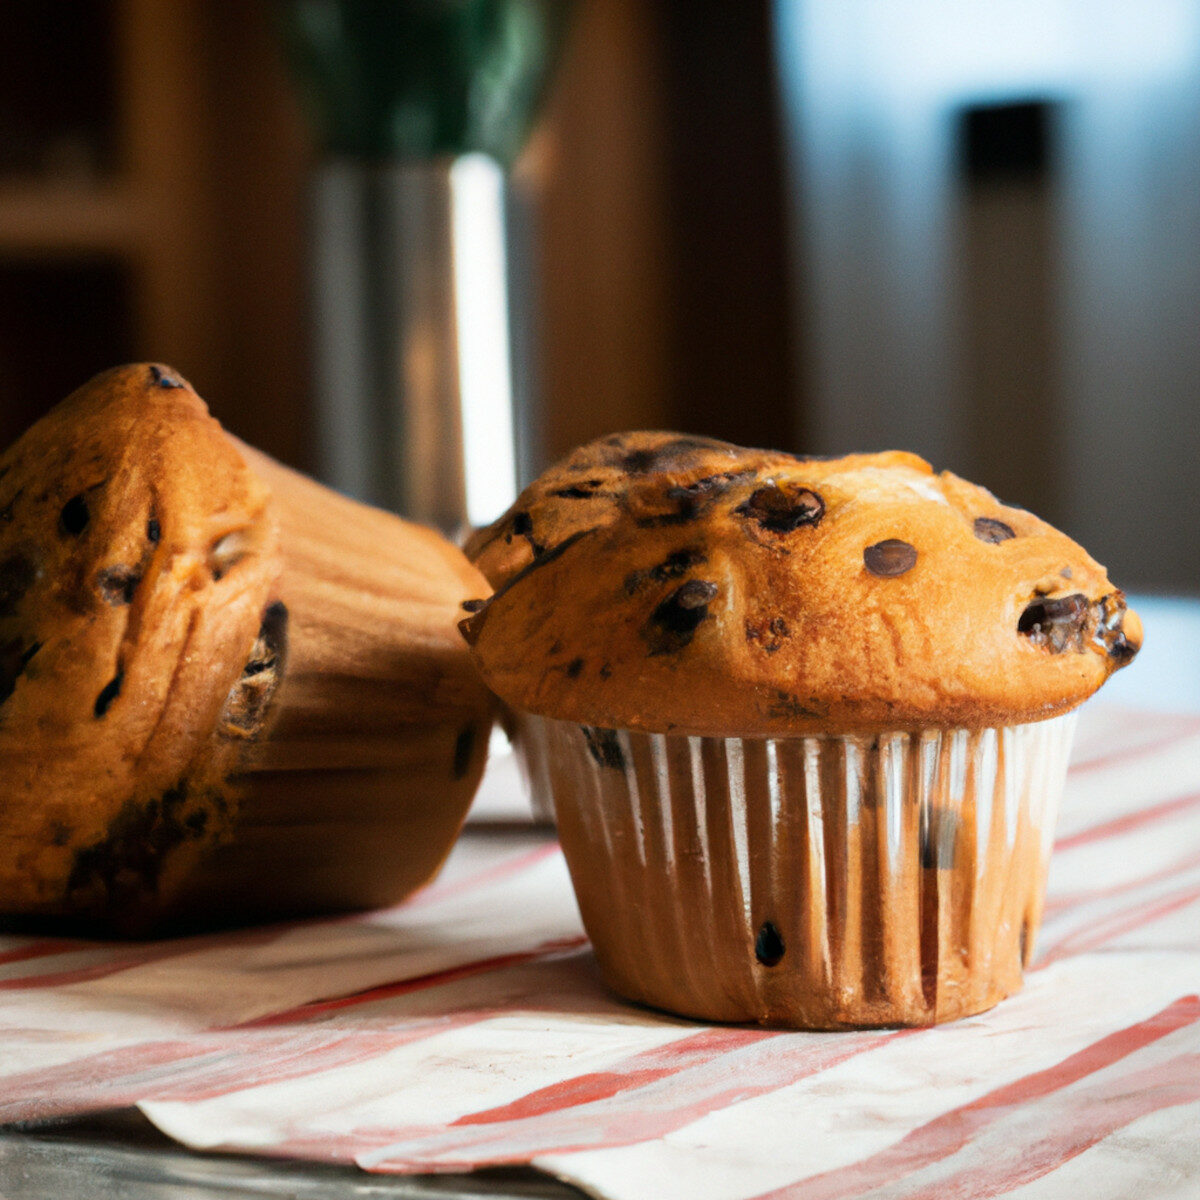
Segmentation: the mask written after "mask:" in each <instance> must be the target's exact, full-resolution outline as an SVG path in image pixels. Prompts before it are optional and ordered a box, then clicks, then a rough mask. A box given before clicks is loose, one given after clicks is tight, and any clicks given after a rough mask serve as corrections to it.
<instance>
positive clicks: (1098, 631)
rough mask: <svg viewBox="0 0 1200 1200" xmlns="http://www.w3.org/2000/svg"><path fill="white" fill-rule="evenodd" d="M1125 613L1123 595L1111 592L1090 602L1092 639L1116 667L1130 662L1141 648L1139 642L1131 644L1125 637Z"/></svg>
mask: <svg viewBox="0 0 1200 1200" xmlns="http://www.w3.org/2000/svg"><path fill="white" fill-rule="evenodd" d="M1125 613H1126V606H1125V595H1124V593H1123V592H1111V593H1110V594H1109V595H1107V596H1101V597H1100V599H1099V600H1094V601H1092V604H1091V612H1090V614H1089V616H1090V619H1091V621H1092V622H1093V623H1094V627H1095V628H1094V632H1093V634H1092V636H1093V639H1094V640H1095V642H1096V643H1098V644H1099V646H1100V647H1101V648H1102V649H1103V650H1104V652H1105V653H1106V654H1107V655H1108V656H1109V657H1110V658H1111V659H1112V660H1113V661H1114V662H1115V663H1116V664H1117V666H1118V667H1123V666H1125V665H1126V663H1129V662H1131V661H1132V659H1133V657H1134V655H1136V654H1137V652H1138V651H1139V650H1140V649H1141V646H1142V644H1141V642H1140V641H1137V642H1131V641H1130V640H1129V638H1128V636H1127V635H1126V633H1125V628H1124V623H1125Z"/></svg>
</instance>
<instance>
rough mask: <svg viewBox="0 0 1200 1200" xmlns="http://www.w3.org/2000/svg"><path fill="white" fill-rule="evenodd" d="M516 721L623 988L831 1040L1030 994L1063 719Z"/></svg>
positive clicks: (1065, 733)
mask: <svg viewBox="0 0 1200 1200" xmlns="http://www.w3.org/2000/svg"><path fill="white" fill-rule="evenodd" d="M522 725H523V729H524V732H525V734H526V737H525V753H526V754H527V756H528V760H529V770H530V776H531V780H532V782H533V786H534V790H535V793H541V794H543V795H544V794H547V793H548V794H550V795H552V796H553V799H554V804H555V809H556V814H557V821H558V828H559V835H560V838H561V840H562V845H563V850H564V852H565V855H566V858H567V863H568V866H569V868H570V871H571V877H572V881H573V883H574V886H575V892H576V896H577V899H578V901H579V906H580V910H581V912H582V915H583V920H584V924H585V925H586V927H587V931H588V934H589V936H590V937H591V940H592V943H593V946H594V948H595V953H596V957H597V959H598V961H599V964H600V967H601V970H602V972H603V974H604V976H605V978H606V980H607V981H608V983H609V984H610V986H611V987H613V988H614V989H615V990H616V991H618V992H619V993H621V994H622V995H624V996H626V997H629V998H630V999H633V1000H637V1001H640V1002H642V1003H645V1004H649V1005H652V1006H654V1007H657V1008H662V1009H666V1010H668V1011H670V1012H674V1013H679V1014H682V1015H684V1016H692V1017H700V1018H703V1019H707V1020H720V1021H757V1022H761V1023H764V1024H772V1025H783V1026H793V1027H799V1028H810V1029H837V1028H845V1027H859V1026H885V1025H929V1024H933V1023H935V1022H940V1021H947V1020H952V1019H954V1018H956V1017H962V1016H966V1015H968V1014H971V1013H976V1012H981V1011H983V1010H984V1009H987V1008H990V1007H992V1005H994V1004H996V1003H997V1002H998V1001H1000V1000H1001V999H1003V998H1004V997H1005V996H1007V995H1009V994H1011V993H1013V992H1015V991H1017V990H1018V989H1019V988H1020V987H1021V984H1022V970H1023V967H1024V966H1025V965H1027V964H1028V962H1029V960H1030V957H1031V956H1032V954H1033V949H1034V938H1035V936H1036V933H1037V930H1038V926H1039V924H1040V921H1041V913H1042V903H1043V897H1044V893H1045V883H1046V873H1047V870H1048V866H1049V856H1050V848H1051V843H1052V840H1053V832H1054V822H1055V817H1056V813H1057V807H1058V801H1059V798H1060V795H1061V792H1062V787H1063V782H1064V779H1065V776H1066V768H1067V759H1068V756H1069V753H1070V745H1071V739H1072V736H1073V733H1074V726H1075V715H1074V714H1073V713H1069V714H1067V715H1066V716H1062V717H1057V718H1055V719H1053V720H1050V721H1044V722H1040V723H1036V724H1028V725H1018V726H1010V727H1005V728H998V729H997V728H992V729H980V730H967V729H954V730H928V731H924V732H920V733H911V732H894V733H884V734H879V735H870V736H844V737H839V736H814V737H795V738H758V739H752V738H706V737H685V736H670V735H663V734H644V733H633V732H626V731H615V730H607V729H596V728H589V727H584V726H579V725H574V724H571V723H568V722H562V721H554V720H548V719H543V718H538V717H528V716H527V717H525V718H524V719H523V721H522Z"/></svg>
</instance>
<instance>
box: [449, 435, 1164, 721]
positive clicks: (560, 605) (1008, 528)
mask: <svg viewBox="0 0 1200 1200" xmlns="http://www.w3.org/2000/svg"><path fill="white" fill-rule="evenodd" d="M467 551H468V555H469V556H470V557H472V558H473V559H474V561H475V562H476V564H477V565H478V566H479V567H480V568H481V569H482V570H483V572H484V574H486V575H487V576H488V578H489V581H490V582H491V583H492V584H493V586H495V588H496V589H497V590H496V593H495V595H494V596H493V597H492V598H491V599H490V600H488V601H487V602H486V603H483V602H481V603H476V604H472V605H471V606H469V611H471V613H472V615H470V616H469V617H467V618H466V619H465V620H464V621H463V622H462V624H461V628H462V629H463V633H464V636H465V637H466V638H467V641H468V642H469V643H470V644H471V645H472V648H473V652H474V655H475V659H476V662H477V663H478V665H479V667H480V670H481V672H482V674H483V676H484V679H485V680H486V682H487V683H488V684H489V686H490V687H491V688H492V689H493V690H494V691H495V692H496V693H497V694H498V695H499V696H500V697H501V699H503V700H505V701H506V702H507V703H509V704H511V705H513V706H514V707H516V708H519V709H525V710H527V711H531V712H535V713H539V714H542V715H545V716H553V717H558V718H561V719H566V720H572V721H578V722H581V723H585V724H588V725H597V726H603V727H613V728H627V729H641V730H649V731H656V732H680V733H692V734H704V735H710V736H780V735H787V734H792V733H807V732H819V731H831V732H839V731H862V730H870V729H873V728H877V729H884V728H888V729H893V728H921V727H927V726H940V727H948V726H966V727H979V726H983V725H997V724H1009V723H1014V722H1023V721H1032V720H1040V719H1043V718H1046V717H1049V716H1053V715H1055V714H1057V713H1061V712H1064V711H1066V710H1068V709H1070V708H1072V707H1074V706H1075V705H1077V704H1078V703H1080V702H1081V701H1082V700H1084V699H1085V698H1086V697H1087V696H1089V695H1090V694H1091V693H1092V692H1093V691H1095V690H1096V688H1098V687H1099V686H1100V685H1101V684H1102V683H1103V682H1104V680H1105V679H1106V678H1107V677H1108V675H1109V674H1110V673H1111V672H1112V671H1113V670H1115V669H1116V668H1118V667H1120V666H1123V665H1124V664H1125V663H1127V662H1128V661H1129V660H1130V659H1131V658H1132V657H1133V655H1134V654H1135V653H1136V651H1137V649H1138V647H1139V645H1140V644H1141V625H1140V622H1139V621H1138V619H1137V616H1136V614H1135V613H1133V612H1132V611H1129V610H1127V609H1126V606H1125V602H1124V598H1123V596H1122V594H1121V593H1120V592H1119V591H1117V590H1116V589H1115V588H1113V586H1112V585H1111V584H1110V583H1109V581H1108V579H1107V577H1106V575H1105V572H1104V569H1103V568H1102V567H1101V566H1100V565H1099V564H1097V563H1096V562H1095V561H1094V560H1093V559H1092V558H1091V557H1089V555H1088V554H1087V553H1086V552H1085V551H1084V550H1083V549H1082V548H1081V547H1080V546H1078V545H1077V544H1076V543H1074V542H1073V541H1071V540H1070V539H1069V538H1067V537H1066V536H1065V535H1063V534H1062V533H1060V532H1058V531H1057V530H1055V529H1053V528H1052V527H1051V526H1049V525H1047V524H1046V523H1045V522H1044V521H1041V520H1039V519H1038V518H1037V517H1035V516H1033V515H1032V514H1031V513H1028V512H1025V511H1024V510H1022V509H1018V508H1012V507H1008V506H1005V505H1003V504H1001V503H1000V502H999V501H998V500H997V499H996V498H995V497H994V496H992V495H991V493H989V492H988V491H986V490H985V489H984V488H981V487H977V486H975V485H973V484H970V483H968V482H966V481H965V480H962V479H959V478H958V477H957V476H955V475H952V474H950V473H949V472H943V473H942V474H941V475H935V474H934V473H933V471H932V469H931V468H930V466H929V465H928V464H927V463H925V462H924V461H923V460H921V459H920V458H917V457H916V456H915V455H912V454H907V453H902V452H895V451H893V452H888V453H883V454H873V455H853V456H849V457H846V458H840V459H832V460H817V459H799V458H795V457H792V456H790V455H786V454H780V453H773V452H765V451H759V450H741V449H739V448H737V447H735V446H731V445H729V444H727V443H724V442H714V441H711V440H709V439H704V438H693V437H686V436H682V435H679V434H671V433H630V434H622V435H616V436H613V437H609V438H605V439H602V440H600V441H597V442H593V443H591V444H590V445H588V446H584V447H582V448H581V449H579V450H577V451H575V453H574V454H572V455H571V456H570V457H569V458H568V459H566V460H564V462H562V463H560V464H559V465H557V466H556V467H553V468H551V469H550V470H549V471H548V472H547V473H546V474H545V475H543V476H542V477H541V478H540V479H539V480H537V481H536V482H535V483H534V484H533V485H531V486H530V487H529V488H528V489H526V491H525V492H524V493H523V494H522V495H521V496H520V497H519V498H518V500H517V502H516V504H515V505H514V506H513V508H512V509H511V510H510V511H509V512H508V513H506V514H505V515H504V516H503V517H501V518H500V520H498V521H497V522H496V523H495V524H493V525H492V526H490V527H489V528H487V529H485V530H482V531H480V532H479V533H478V534H476V535H475V537H474V538H473V539H472V540H471V541H470V542H469V543H468V547H467ZM481 599H482V598H481Z"/></svg>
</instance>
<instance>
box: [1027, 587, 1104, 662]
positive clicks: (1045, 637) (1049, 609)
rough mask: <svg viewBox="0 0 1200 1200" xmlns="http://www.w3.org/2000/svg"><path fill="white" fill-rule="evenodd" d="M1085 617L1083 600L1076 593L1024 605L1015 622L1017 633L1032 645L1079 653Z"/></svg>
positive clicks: (1044, 597) (1086, 610) (1086, 608)
mask: <svg viewBox="0 0 1200 1200" xmlns="http://www.w3.org/2000/svg"><path fill="white" fill-rule="evenodd" d="M1087 617H1088V602H1087V597H1086V596H1084V595H1082V594H1081V593H1079V592H1074V593H1072V594H1071V595H1070V596H1057V597H1055V598H1053V599H1050V598H1049V597H1046V596H1041V597H1039V598H1038V599H1036V600H1033V601H1031V602H1030V603H1029V604H1027V605H1026V606H1025V609H1024V611H1023V612H1022V613H1021V617H1020V620H1018V621H1017V632H1018V633H1021V634H1023V635H1024V636H1025V637H1027V638H1029V639H1030V640H1031V641H1032V642H1033V643H1034V644H1035V645H1039V646H1042V645H1049V647H1050V648H1051V649H1052V650H1054V651H1058V652H1061V651H1063V650H1066V649H1067V648H1068V647H1071V648H1073V649H1078V650H1082V649H1083V627H1084V624H1085V623H1086V621H1087Z"/></svg>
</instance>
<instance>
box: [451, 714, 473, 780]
mask: <svg viewBox="0 0 1200 1200" xmlns="http://www.w3.org/2000/svg"><path fill="white" fill-rule="evenodd" d="M474 753H475V726H474V725H464V726H463V728H462V730H461V731H460V732H459V735H458V737H457V738H455V739H454V778H455V779H462V778H463V777H464V776H465V775H466V773H467V771H468V770H470V767H471V757H472V755H473V754H474Z"/></svg>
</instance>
